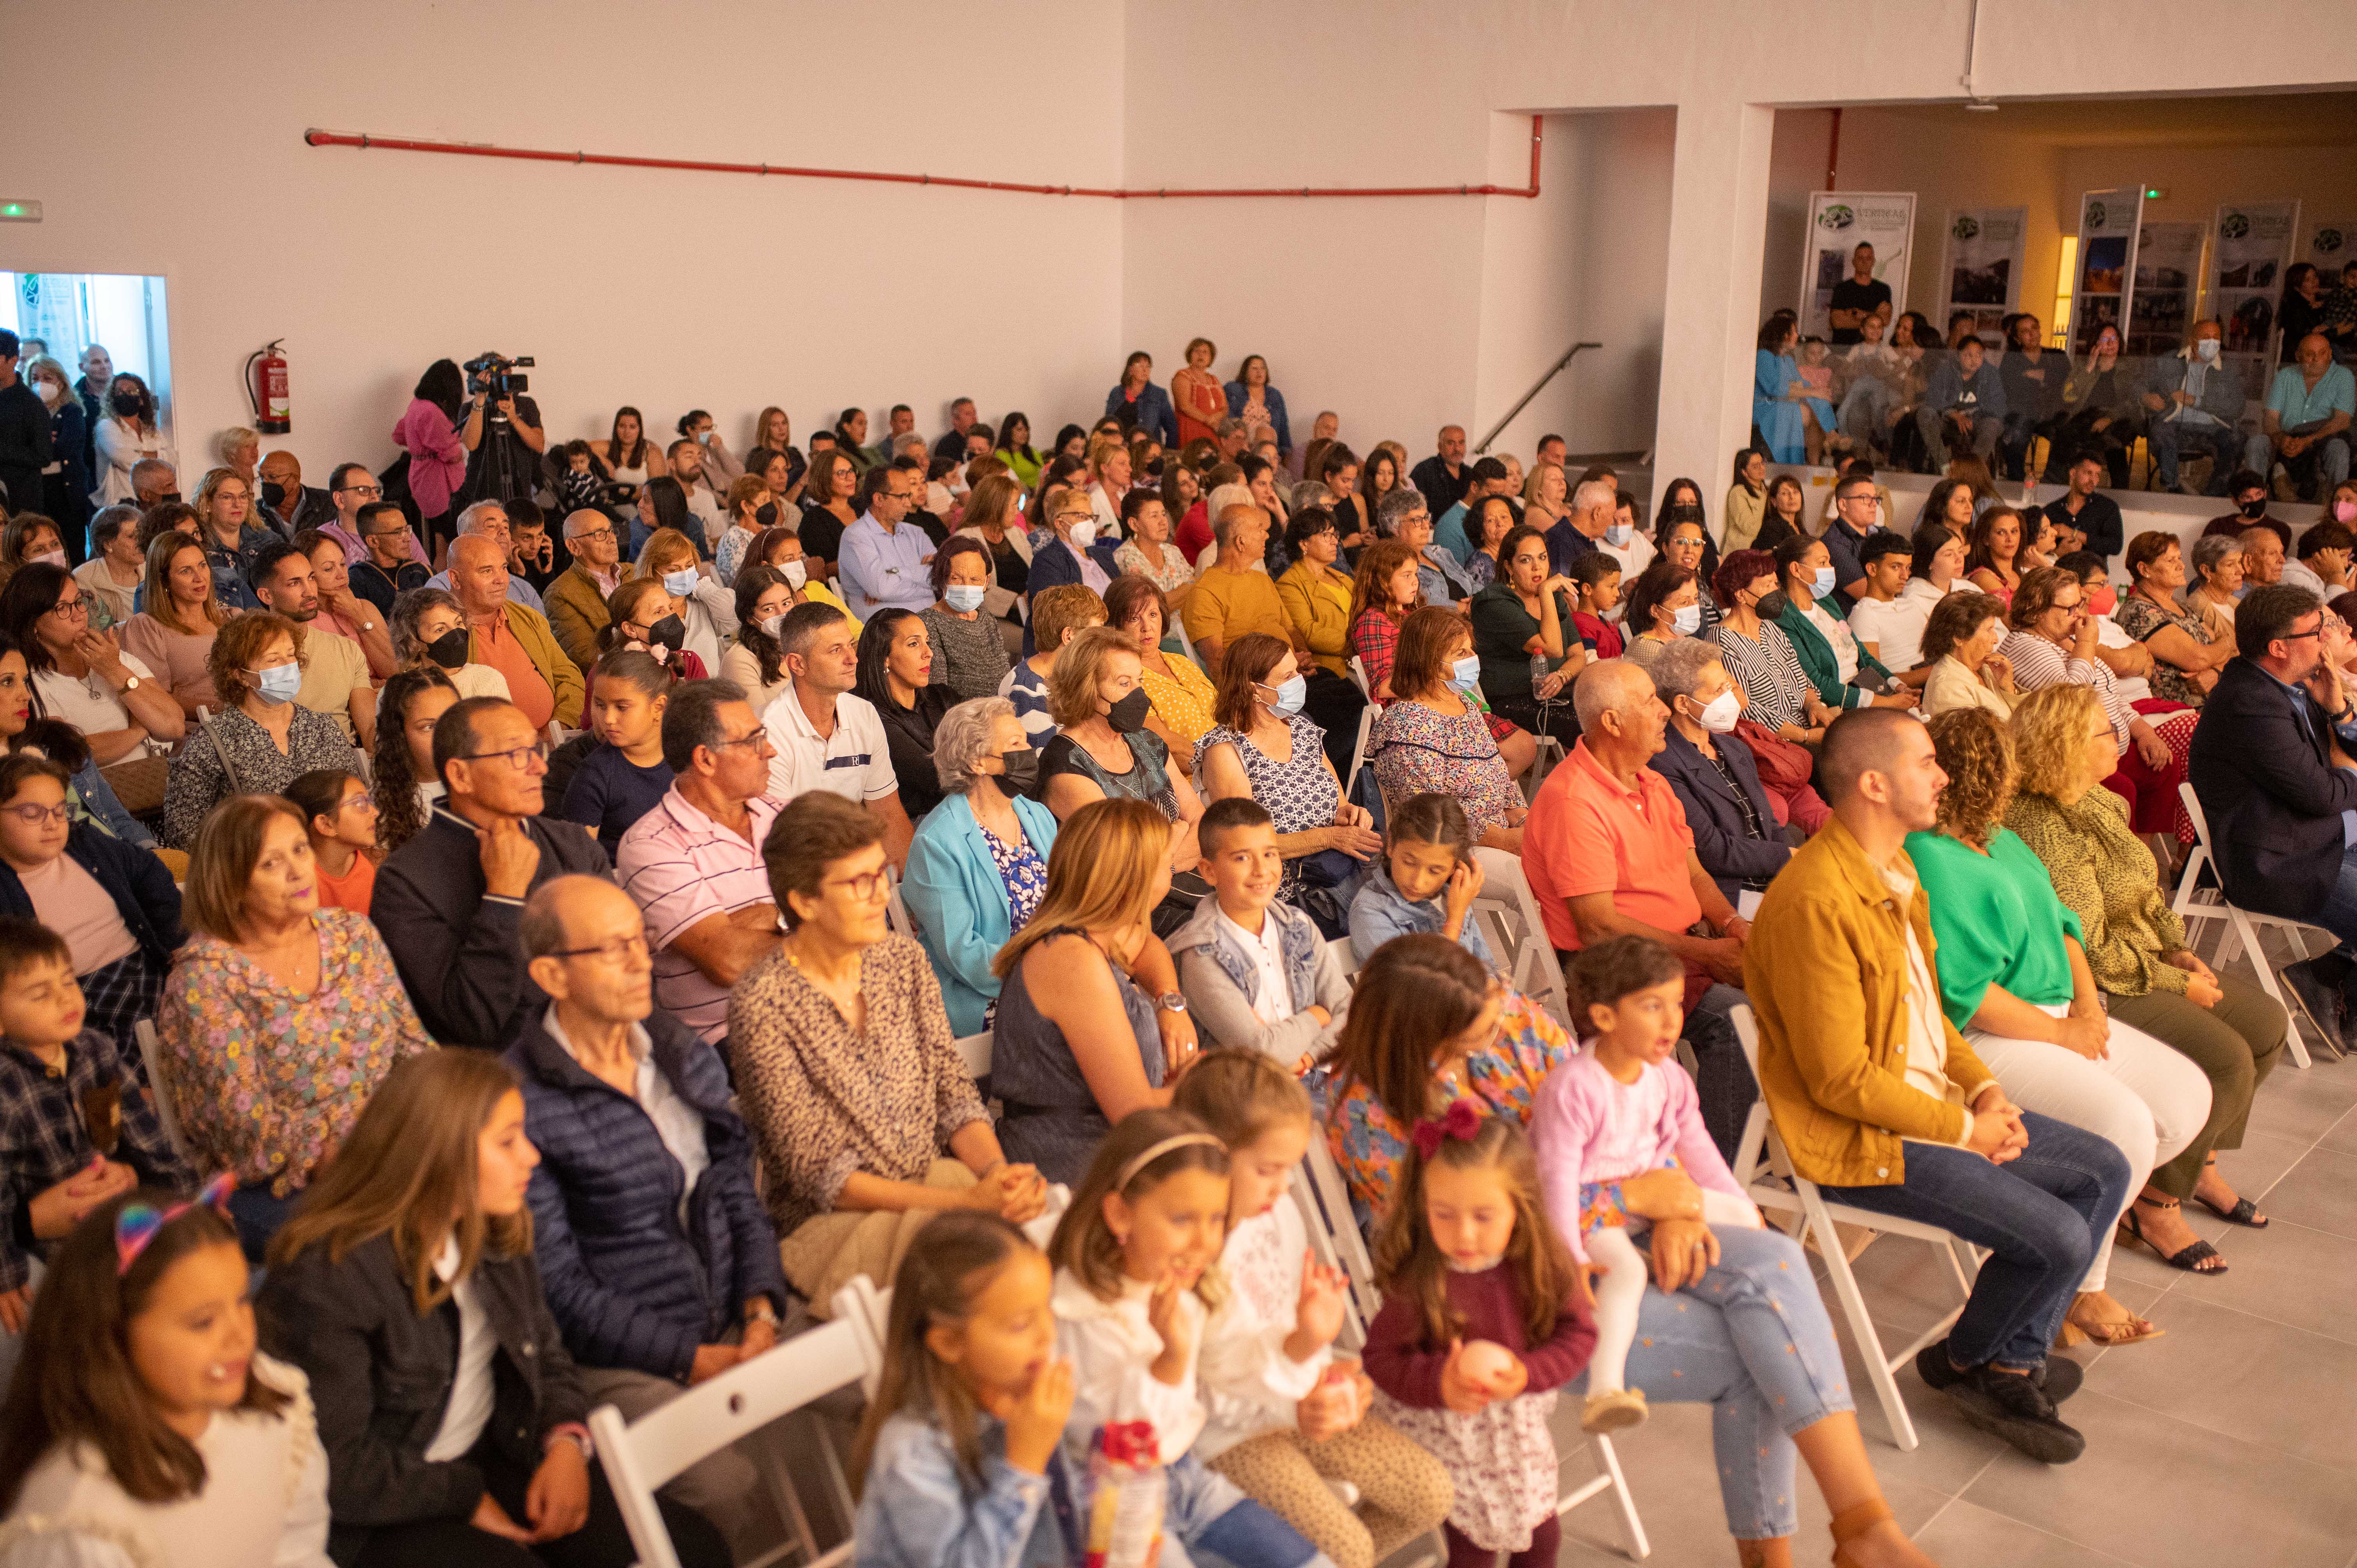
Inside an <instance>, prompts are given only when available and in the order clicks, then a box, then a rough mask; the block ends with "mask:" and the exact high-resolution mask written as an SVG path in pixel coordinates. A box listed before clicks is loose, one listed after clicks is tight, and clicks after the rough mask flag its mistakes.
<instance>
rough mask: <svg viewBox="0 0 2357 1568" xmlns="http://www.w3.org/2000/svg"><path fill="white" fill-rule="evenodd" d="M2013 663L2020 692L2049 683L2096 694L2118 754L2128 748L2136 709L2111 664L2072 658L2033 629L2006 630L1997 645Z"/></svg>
mask: <svg viewBox="0 0 2357 1568" xmlns="http://www.w3.org/2000/svg"><path fill="white" fill-rule="evenodd" d="M1996 650H1997V651H1998V652H1999V653H2002V654H2004V655H2005V658H2006V662H2007V663H2009V664H2011V665H2012V666H2013V683H2014V685H2015V687H2016V688H2018V690H2020V691H2023V692H2042V691H2044V690H2045V689H2046V688H2047V687H2049V686H2065V685H2068V686H2084V687H2086V688H2087V689H2088V690H2089V691H2091V692H2093V693H2095V700H2096V701H2097V702H2099V703H2102V704H2103V705H2104V717H2105V718H2107V719H2109V720H2111V721H2112V736H2113V739H2114V740H2115V743H2116V744H2117V746H2118V749H2119V755H2120V756H2122V757H2126V755H2127V751H2128V741H2129V738H2130V736H2129V726H2130V725H2133V724H2134V723H2135V722H2136V710H2135V709H2133V708H2131V707H2129V706H2128V700H2127V698H2126V697H2125V696H2124V695H2122V694H2121V693H2120V678H2119V677H2118V676H2116V675H2115V674H2113V673H2112V669H2111V666H2110V665H2108V664H2105V663H2104V661H2103V660H2100V659H2073V658H2072V657H2070V656H2069V655H2067V654H2065V653H2064V652H2063V651H2062V650H2061V649H2060V648H2058V647H2056V646H2055V644H2054V639H2051V638H2048V637H2040V635H2039V634H2038V633H2036V632H2034V631H2020V630H2015V631H2009V632H2007V633H2006V634H2005V640H2004V641H2003V642H2000V643H1998V644H1997V645H1996Z"/></svg>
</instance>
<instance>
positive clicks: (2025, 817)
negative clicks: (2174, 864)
mask: <svg viewBox="0 0 2357 1568" xmlns="http://www.w3.org/2000/svg"><path fill="white" fill-rule="evenodd" d="M2005 825H2006V826H2007V827H2009V828H2011V829H2012V830H2013V831H2014V832H2015V833H2016V834H2018V836H2019V837H2020V839H2021V842H2022V843H2026V844H2028V845H2029V851H2030V853H2031V854H2035V855H2036V856H2038V858H2039V859H2040V860H2041V861H2043V862H2045V864H2046V874H2047V875H2048V876H2050V877H2051V878H2052V879H2053V882H2054V896H2055V897H2057V898H2060V899H2061V900H2062V907H2063V908H2066V909H2068V910H2070V911H2071V912H2072V914H2074V915H2076V916H2078V917H2079V925H2080V929H2081V932H2082V935H2083V941H2082V944H2081V945H2083V947H2084V948H2085V949H2086V951H2087V968H2088V970H2089V971H2090V972H2092V973H2093V975H2094V977H2095V983H2096V985H2098V986H2099V987H2101V988H2102V989H2103V990H2104V991H2106V992H2109V993H2111V994H2112V995H2114V996H2144V995H2147V994H2149V993H2153V992H2163V993H2168V994H2170V995H2174V996H2182V995H2184V994H2185V983H2186V981H2187V979H2188V978H2189V976H2188V973H2187V972H2186V971H2184V970H2181V969H2179V968H2178V967H2177V966H2175V965H2174V964H2168V963H2163V962H2162V961H2160V955H2161V954H2163V953H2165V952H2176V951H2178V950H2179V949H2181V948H2183V947H2184V946H2185V945H2186V942H2185V922H2184V920H2183V919H2181V918H2179V916H2178V915H2177V913H2176V912H2175V911H2174V910H2172V909H2171V908H2169V895H2168V893H2167V892H2166V891H2165V890H2163V888H2162V887H2161V886H2160V879H2159V878H2158V876H2157V875H2154V872H2153V864H2152V851H2150V850H2148V849H2147V848H2146V847H2145V845H2144V841H2143V840H2141V839H2139V838H2137V837H2136V830H2135V829H2134V828H2131V827H2130V826H2128V803H2127V801H2126V800H2125V799H2123V798H2122V797H2120V796H2118V795H2115V794H2113V793H2112V792H2111V791H2110V790H2109V789H2090V790H2088V791H2087V792H2086V793H2085V794H2084V795H2082V796H2081V797H2079V799H2078V800H2077V801H2076V802H2074V803H2073V804H2071V805H2068V806H2066V805H2063V804H2062V803H2061V801H2059V800H2054V799H2052V798H2051V797H2050V796H2045V795H2028V794H2023V795H2016V796H2015V797H2014V798H2013V803H2012V804H2011V805H2009V806H2008V807H2007V808H2006V813H2005Z"/></svg>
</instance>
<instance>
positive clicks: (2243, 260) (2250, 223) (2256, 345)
mask: <svg viewBox="0 0 2357 1568" xmlns="http://www.w3.org/2000/svg"><path fill="white" fill-rule="evenodd" d="M2212 232H2213V233H2214V234H2215V235H2216V236H2217V239H2216V242H2215V249H2214V250H2213V252H2212V255H2211V258H2210V265H2211V268H2212V272H2211V275H2210V290H2211V296H2210V314H2211V315H2212V316H2214V317H2217V318H2218V320H2219V321H2220V323H2221V324H2222V325H2223V326H2224V328H2225V329H2226V352H2228V353H2229V354H2265V353H2266V351H2267V343H2268V339H2269V338H2272V337H2273V336H2274V335H2275V329H2276V304H2277V302H2278V301H2279V300H2281V299H2282V297H2283V275H2284V269H2285V268H2286V267H2288V266H2289V265H2291V261H2292V255H2291V246H2292V239H2293V237H2294V236H2295V235H2297V234H2298V232H2299V203H2298V202H2297V201H2244V202H2225V203H2222V204H2221V205H2220V206H2219V208H2218V219H2217V224H2216V227H2215V228H2214V229H2213V230H2212Z"/></svg>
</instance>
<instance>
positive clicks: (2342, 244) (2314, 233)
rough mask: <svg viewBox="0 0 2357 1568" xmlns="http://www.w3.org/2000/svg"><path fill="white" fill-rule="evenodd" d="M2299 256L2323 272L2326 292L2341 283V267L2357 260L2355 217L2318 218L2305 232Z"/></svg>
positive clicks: (2356, 225) (2356, 226)
mask: <svg viewBox="0 0 2357 1568" xmlns="http://www.w3.org/2000/svg"><path fill="white" fill-rule="evenodd" d="M2299 259H2300V260H2301V261H2303V262H2307V263H2310V264H2312V265H2313V266H2314V267H2315V268H2316V270H2317V271H2318V272H2319V273H2322V274H2324V287H2325V291H2326V292H2327V293H2330V292H2331V290H2332V289H2333V287H2334V286H2335V285H2338V284H2339V283H2340V282H2341V268H2343V267H2345V266H2347V265H2348V264H2349V263H2351V262H2357V217H2341V218H2319V219H2318V220H2316V222H2315V224H2314V225H2313V226H2312V227H2310V228H2309V231H2308V243H2307V244H2305V245H2302V246H2301V247H2300V248H2299Z"/></svg>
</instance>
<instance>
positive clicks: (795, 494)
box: [713, 403, 810, 506]
mask: <svg viewBox="0 0 2357 1568" xmlns="http://www.w3.org/2000/svg"><path fill="white" fill-rule="evenodd" d="M713 444H714V445H715V446H717V445H719V438H718V437H714V441H713ZM753 446H761V447H766V448H768V449H769V450H770V451H772V452H775V453H777V454H778V455H779V456H781V457H783V458H784V459H785V460H786V474H787V478H786V488H785V490H784V491H783V492H782V493H781V494H780V495H779V496H778V500H779V501H780V504H782V505H786V506H793V505H795V504H797V503H798V502H799V501H800V500H801V499H802V486H803V485H804V484H806V483H807V482H808V481H809V479H810V463H809V460H808V459H806V458H805V457H803V456H802V453H801V452H800V451H798V450H796V448H795V446H794V422H793V421H792V420H791V419H789V418H788V417H787V416H786V411H785V410H784V409H782V408H780V407H779V406H778V405H777V404H776V403H771V404H770V406H769V407H767V408H765V409H763V410H762V411H761V416H760V417H759V419H756V420H755V421H753ZM749 450H750V448H748V451H749ZM759 471H760V470H759V469H758V468H756V467H753V464H752V462H751V460H750V459H749V458H748V460H747V461H746V464H745V466H744V467H743V468H742V469H741V470H739V472H742V473H748V474H752V473H759ZM730 482H731V483H734V482H735V476H733V475H732V476H730Z"/></svg>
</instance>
